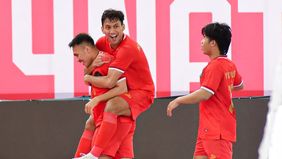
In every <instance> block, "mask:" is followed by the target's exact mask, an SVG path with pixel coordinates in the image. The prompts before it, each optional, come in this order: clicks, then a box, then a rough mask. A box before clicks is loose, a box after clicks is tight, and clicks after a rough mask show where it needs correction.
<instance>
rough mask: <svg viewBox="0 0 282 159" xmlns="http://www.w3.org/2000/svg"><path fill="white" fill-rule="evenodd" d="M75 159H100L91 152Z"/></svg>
mask: <svg viewBox="0 0 282 159" xmlns="http://www.w3.org/2000/svg"><path fill="white" fill-rule="evenodd" d="M73 159H98V157H95V156H93V155H92V154H91V153H88V154H87V155H84V156H81V157H77V158H73Z"/></svg>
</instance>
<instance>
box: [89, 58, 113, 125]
mask: <svg viewBox="0 0 282 159" xmlns="http://www.w3.org/2000/svg"><path fill="white" fill-rule="evenodd" d="M105 56H112V55H110V54H107V53H105ZM109 66H110V63H105V64H103V65H101V66H99V67H96V68H95V69H94V70H93V71H92V75H93V76H106V75H107V74H108V69H109ZM108 90H109V89H107V88H98V87H95V86H94V85H92V86H91V98H94V97H95V96H98V95H101V94H104V93H105V92H107V91H108ZM105 106H106V101H103V102H100V103H99V104H98V105H97V106H96V107H94V109H93V115H94V121H95V125H96V127H97V126H99V125H100V124H101V121H102V119H103V112H104V109H105Z"/></svg>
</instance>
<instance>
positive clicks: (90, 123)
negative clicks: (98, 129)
mask: <svg viewBox="0 0 282 159" xmlns="http://www.w3.org/2000/svg"><path fill="white" fill-rule="evenodd" d="M85 129H87V130H95V124H94V121H93V118H89V119H88V120H87V121H86V122H85Z"/></svg>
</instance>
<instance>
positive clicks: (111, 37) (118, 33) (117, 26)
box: [102, 18, 125, 48]
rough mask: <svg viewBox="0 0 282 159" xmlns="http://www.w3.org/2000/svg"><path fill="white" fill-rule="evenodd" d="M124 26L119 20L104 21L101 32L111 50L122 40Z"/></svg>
mask: <svg viewBox="0 0 282 159" xmlns="http://www.w3.org/2000/svg"><path fill="white" fill-rule="evenodd" d="M124 28H125V26H124V24H121V21H119V20H110V19H108V18H107V19H105V21H104V23H103V26H102V32H103V33H104V34H105V36H106V37H107V39H108V41H109V42H110V45H111V47H112V48H117V46H118V45H119V44H120V42H121V41H122V40H123V31H124Z"/></svg>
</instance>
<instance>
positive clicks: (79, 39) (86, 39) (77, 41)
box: [69, 33, 95, 47]
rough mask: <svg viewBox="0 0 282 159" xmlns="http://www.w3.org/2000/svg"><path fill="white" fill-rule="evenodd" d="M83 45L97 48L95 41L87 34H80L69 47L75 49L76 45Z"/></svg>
mask: <svg viewBox="0 0 282 159" xmlns="http://www.w3.org/2000/svg"><path fill="white" fill-rule="evenodd" d="M82 43H87V44H90V45H92V46H95V43H94V40H93V38H92V37H91V36H90V35H88V34H87V33H79V34H77V35H76V36H75V37H74V38H73V39H72V41H71V42H70V43H69V47H74V46H75V45H80V44H82Z"/></svg>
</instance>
